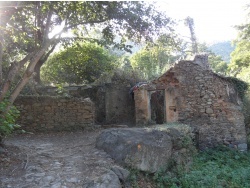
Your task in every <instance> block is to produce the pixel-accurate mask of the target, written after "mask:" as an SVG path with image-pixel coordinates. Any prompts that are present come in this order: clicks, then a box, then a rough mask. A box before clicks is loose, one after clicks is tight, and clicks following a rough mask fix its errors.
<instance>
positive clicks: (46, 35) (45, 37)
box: [43, 7, 53, 43]
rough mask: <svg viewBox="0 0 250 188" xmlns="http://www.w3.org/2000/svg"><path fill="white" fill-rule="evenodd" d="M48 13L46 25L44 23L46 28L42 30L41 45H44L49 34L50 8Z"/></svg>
mask: <svg viewBox="0 0 250 188" xmlns="http://www.w3.org/2000/svg"><path fill="white" fill-rule="evenodd" d="M50 8H51V9H50V11H49V13H48V17H47V23H46V26H45V30H44V35H43V43H45V41H46V39H47V37H48V34H49V28H50V23H51V17H52V13H53V11H52V7H50Z"/></svg>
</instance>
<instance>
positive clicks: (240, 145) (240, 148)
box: [238, 143, 247, 151]
mask: <svg viewBox="0 0 250 188" xmlns="http://www.w3.org/2000/svg"><path fill="white" fill-rule="evenodd" d="M238 149H239V150H240V151H247V144H245V143H244V144H238Z"/></svg>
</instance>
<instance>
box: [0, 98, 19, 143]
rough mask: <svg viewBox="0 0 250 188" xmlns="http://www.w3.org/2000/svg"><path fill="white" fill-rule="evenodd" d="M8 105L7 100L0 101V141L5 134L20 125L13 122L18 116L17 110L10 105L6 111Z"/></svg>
mask: <svg viewBox="0 0 250 188" xmlns="http://www.w3.org/2000/svg"><path fill="white" fill-rule="evenodd" d="M8 106H9V102H8V101H7V100H4V101H2V102H0V143H1V142H2V139H3V138H4V137H5V136H8V135H9V134H11V133H12V131H13V130H14V129H15V128H19V127H20V126H19V125H17V124H15V120H16V118H18V117H19V111H18V110H17V108H16V107H15V106H13V105H11V106H10V109H9V110H8V112H7V113H6V109H7V108H8Z"/></svg>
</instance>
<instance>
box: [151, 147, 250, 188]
mask: <svg viewBox="0 0 250 188" xmlns="http://www.w3.org/2000/svg"><path fill="white" fill-rule="evenodd" d="M169 170H170V171H169ZM150 178H151V181H152V182H153V184H154V187H157V188H158V187H159V188H177V187H178V188H223V187H226V188H248V187H250V152H245V153H241V152H239V151H236V150H233V149H229V148H226V147H218V148H215V149H209V150H206V151H204V152H200V153H198V154H197V155H196V156H195V157H194V161H193V165H192V166H191V168H190V170H189V172H185V171H184V170H183V168H182V167H180V166H179V167H178V166H177V167H173V168H172V169H166V170H161V171H159V172H157V173H155V174H154V175H151V177H150Z"/></svg>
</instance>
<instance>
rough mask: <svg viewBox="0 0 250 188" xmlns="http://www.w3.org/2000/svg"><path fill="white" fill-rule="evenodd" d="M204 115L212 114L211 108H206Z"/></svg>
mask: <svg viewBox="0 0 250 188" xmlns="http://www.w3.org/2000/svg"><path fill="white" fill-rule="evenodd" d="M206 113H207V114H212V113H214V111H213V109H212V108H206Z"/></svg>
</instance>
